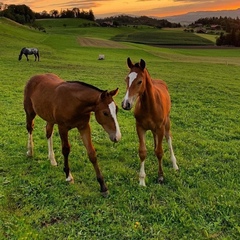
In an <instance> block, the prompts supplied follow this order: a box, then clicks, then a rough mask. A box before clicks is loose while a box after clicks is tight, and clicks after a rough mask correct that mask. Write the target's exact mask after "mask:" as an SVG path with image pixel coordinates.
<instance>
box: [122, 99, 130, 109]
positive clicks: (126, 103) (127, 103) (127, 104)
mask: <svg viewBox="0 0 240 240" xmlns="http://www.w3.org/2000/svg"><path fill="white" fill-rule="evenodd" d="M122 108H123V109H124V110H130V109H131V108H132V106H131V104H130V103H129V102H128V101H123V102H122Z"/></svg>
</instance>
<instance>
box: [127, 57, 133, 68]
mask: <svg viewBox="0 0 240 240" xmlns="http://www.w3.org/2000/svg"><path fill="white" fill-rule="evenodd" d="M127 64H128V67H129V68H132V67H133V63H132V61H131V59H130V57H128V58H127Z"/></svg>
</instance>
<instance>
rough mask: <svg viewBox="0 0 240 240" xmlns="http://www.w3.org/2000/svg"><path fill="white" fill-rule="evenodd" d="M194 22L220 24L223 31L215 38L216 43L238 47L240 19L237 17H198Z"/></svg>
mask: <svg viewBox="0 0 240 240" xmlns="http://www.w3.org/2000/svg"><path fill="white" fill-rule="evenodd" d="M195 24H202V25H204V26H210V25H219V26H221V28H222V30H223V31H222V32H221V33H220V36H219V37H218V38H217V40H216V45H217V46H222V45H228V46H235V47H240V19H239V18H238V17H237V18H236V19H234V18H230V17H212V18H200V19H198V20H197V21H195Z"/></svg>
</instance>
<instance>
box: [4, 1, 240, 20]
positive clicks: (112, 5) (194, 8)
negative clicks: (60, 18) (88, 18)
mask: <svg viewBox="0 0 240 240" xmlns="http://www.w3.org/2000/svg"><path fill="white" fill-rule="evenodd" d="M1 3H2V4H7V5H11V4H15V5H21V4H25V5H27V6H28V7H30V8H31V10H32V11H34V12H37V13H40V12H43V11H47V12H50V11H51V10H58V11H59V12H60V11H61V10H66V9H73V8H79V9H80V10H85V11H88V10H92V11H93V13H94V16H95V17H96V18H104V17H110V16H116V15H122V14H126V15H135V16H144V15H145V16H151V17H169V16H177V15H183V14H187V13H190V12H199V11H200V12H201V11H210V12H211V11H223V10H229V11H230V10H237V9H239V8H240V3H239V1H238V0H237V1H236V0H230V1H228V3H227V4H226V1H225V0H200V1H196V0H187V1H184V0H171V1H169V0H163V1H161V2H160V1H158V0H134V1H125V0H122V1H117V0H85V1H81V0H77V1H74V2H73V1H70V2H62V0H56V1H53V2H51V3H49V2H48V1H47V0H26V1H22V0H14V3H13V1H12V0H5V1H4V2H1ZM115 9H116V10H115Z"/></svg>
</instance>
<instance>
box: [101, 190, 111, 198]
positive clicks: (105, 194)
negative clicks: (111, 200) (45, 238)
mask: <svg viewBox="0 0 240 240" xmlns="http://www.w3.org/2000/svg"><path fill="white" fill-rule="evenodd" d="M101 195H102V196H103V197H105V198H106V197H108V195H109V191H108V190H107V191H105V192H101Z"/></svg>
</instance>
